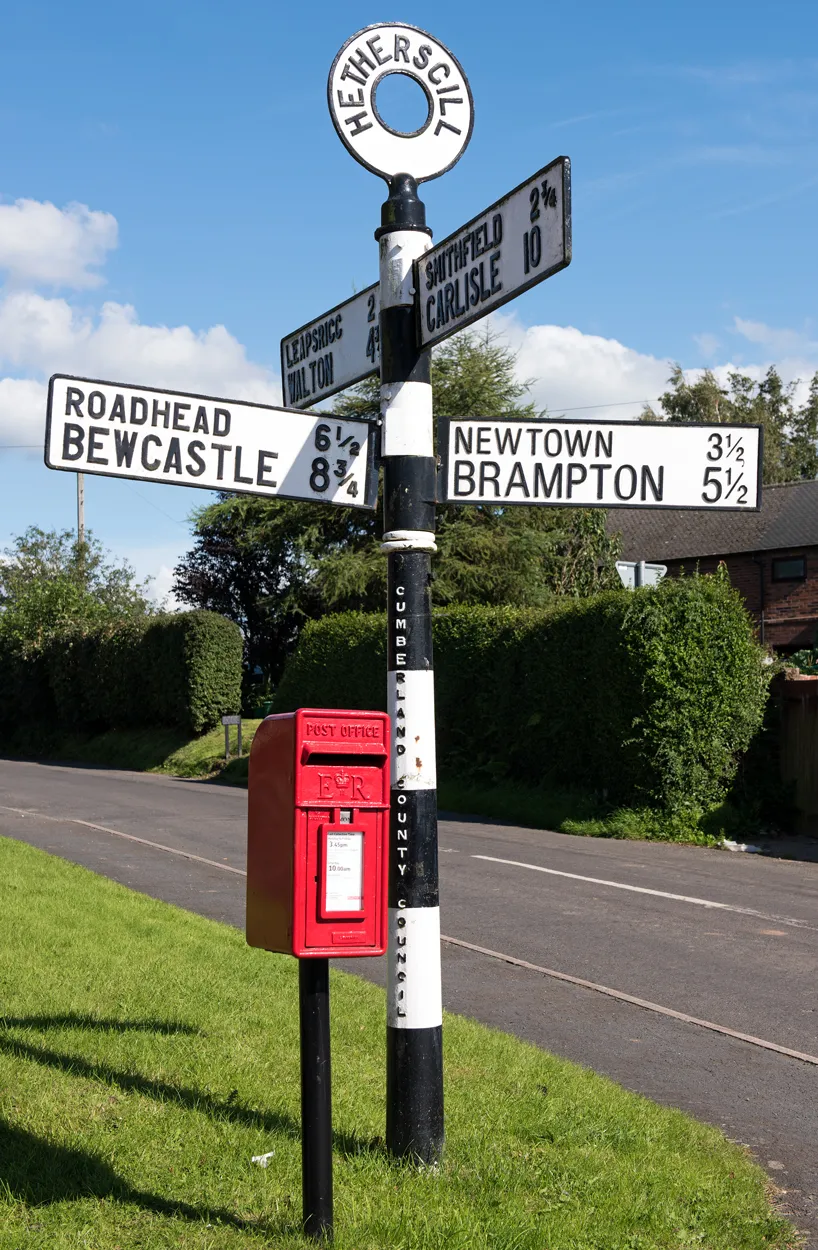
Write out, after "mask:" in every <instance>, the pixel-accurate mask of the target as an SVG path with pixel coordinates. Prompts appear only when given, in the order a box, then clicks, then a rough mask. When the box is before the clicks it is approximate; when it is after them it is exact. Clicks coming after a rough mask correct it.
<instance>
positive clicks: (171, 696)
mask: <svg viewBox="0 0 818 1250" xmlns="http://www.w3.org/2000/svg"><path fill="white" fill-rule="evenodd" d="M241 666H242V639H241V633H240V631H239V629H238V627H237V626H236V625H235V624H233V622H232V621H228V620H227V619H226V618H225V617H223V616H219V615H217V614H216V613H215V612H180V613H177V614H168V615H163V616H154V617H146V618H144V619H143V620H141V621H138V622H134V623H132V624H127V625H120V626H115V627H113V626H110V625H109V626H104V627H101V628H97V629H93V630H89V631H80V630H75V631H69V632H66V633H64V634H61V635H59V636H57V637H56V638H54V639H52V640H51V641H50V642H49V643H48V644H47V645H46V647H45V648H44V650H43V651H42V652H39V653H35V654H34V655H32V656H30V657H28V658H26V659H22V658H21V657H19V656H17V655H15V654H8V653H6V652H4V650H3V648H2V646H0V682H2V683H3V687H2V690H1V691H0V718H2V721H3V722H4V723H5V724H9V723H10V721H12V720H14V719H21V720H49V719H53V720H54V721H55V722H56V723H57V724H59V725H60V726H63V727H65V728H69V729H110V728H113V729H123V728H128V727H135V726H143V725H173V726H178V727H179V728H182V729H188V730H190V731H191V732H192V733H201V732H202V730H204V729H209V728H210V727H211V726H213V725H215V724H217V723H218V721H219V719H220V717H221V716H223V715H226V714H230V713H234V712H237V711H238V710H239V706H240V702H241Z"/></svg>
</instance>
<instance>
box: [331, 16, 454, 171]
mask: <svg viewBox="0 0 818 1250" xmlns="http://www.w3.org/2000/svg"><path fill="white" fill-rule="evenodd" d="M391 74H402V75H403V76H404V77H405V78H412V79H414V81H415V82H416V83H418V85H419V86H420V87H421V89H422V91H423V94H424V95H425V96H426V119H425V121H424V122H423V124H422V125H421V126H420V127H419V128H418V129H417V130H415V131H413V132H412V133H406V132H404V131H400V130H393V129H392V127H391V126H390V125H388V123H387V122H386V121H385V120H384V119H383V117H382V116H381V114H380V113H379V111H378V100H377V92H378V87H379V85H380V84H381V83H382V82H383V80H384V78H388V77H389V76H390V75H391ZM327 102H328V103H329V111H330V116H331V117H332V122H333V125H334V126H335V129H336V130H337V131H338V134H339V136H340V138H341V140H342V142H343V143H344V145H345V146H346V147H347V149H348V150H349V151H350V152H351V153H352V155H353V156H354V157H355V159H356V161H359V162H360V163H361V165H363V166H365V168H366V169H368V170H370V171H371V172H372V173H373V174H380V175H381V177H383V178H393V177H394V176H395V175H396V174H411V176H412V177H413V178H414V179H415V180H416V181H417V182H426V181H428V179H429V178H437V177H438V175H439V174H442V173H445V172H446V170H447V169H451V167H452V165H454V163H455V161H458V160H459V159H460V157H461V156H462V155H463V152H464V150H465V148H466V145H467V144H468V142H469V139H470V138H471V131H472V124H473V122H474V105H473V103H472V98H471V91H470V90H469V84H468V80H467V78H466V75H465V74H464V73H463V69H462V67H461V65H460V63H459V61H458V60H457V58H456V57H454V56H452V54H451V52H450V51H449V49H448V48H447V47H446V46H445V45H444V44H442V43H441V42H440V40H439V39H435V37H434V35H430V34H429V33H428V32H427V31H425V30H420V29H419V27H417V26H406V25H404V24H403V23H402V22H379V23H377V24H376V25H374V26H367V27H366V29H365V30H359V31H358V33H357V35H353V36H352V38H351V39H347V41H346V43H345V44H344V46H343V47H342V48H341V51H340V52H339V53H338V55H337V56H336V58H335V60H334V61H333V63H332V69H331V70H330V73H329V81H328V83H327Z"/></svg>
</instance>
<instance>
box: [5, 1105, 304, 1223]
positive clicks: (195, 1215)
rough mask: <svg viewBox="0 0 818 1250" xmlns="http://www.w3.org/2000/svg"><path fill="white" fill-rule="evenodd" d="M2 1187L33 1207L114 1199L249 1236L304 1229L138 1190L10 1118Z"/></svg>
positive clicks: (86, 1155) (95, 1159) (83, 1154)
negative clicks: (225, 1225)
mask: <svg viewBox="0 0 818 1250" xmlns="http://www.w3.org/2000/svg"><path fill="white" fill-rule="evenodd" d="M0 1185H2V1187H3V1188H5V1189H6V1190H7V1191H8V1192H9V1193H10V1194H11V1195H12V1196H13V1197H15V1198H17V1199H18V1200H20V1201H22V1202H25V1203H27V1204H28V1205H29V1206H46V1205H48V1204H49V1203H52V1202H66V1201H70V1200H71V1199H80V1198H113V1199H115V1200H116V1201H117V1202H122V1203H128V1204H131V1205H133V1206H138V1207H141V1208H142V1209H143V1210H145V1211H150V1212H152V1213H153V1214H156V1215H164V1216H168V1217H170V1218H172V1219H184V1220H190V1221H192V1222H194V1223H197V1224H198V1223H207V1224H215V1223H219V1224H227V1225H230V1226H231V1227H233V1228H237V1229H241V1230H242V1231H244V1232H258V1233H260V1234H265V1235H271V1234H272V1235H278V1236H282V1235H286V1234H293V1233H297V1232H299V1231H300V1225H299V1224H297V1223H295V1222H294V1221H287V1222H285V1221H282V1222H280V1223H277V1224H269V1223H268V1222H267V1221H265V1220H263V1219H257V1220H254V1219H242V1218H241V1217H240V1216H237V1215H234V1214H233V1213H232V1212H231V1211H225V1210H223V1209H221V1208H212V1207H196V1206H192V1205H191V1204H190V1203H188V1202H182V1201H174V1200H173V1199H170V1198H161V1197H160V1196H159V1195H158V1194H151V1193H145V1192H144V1191H143V1190H139V1189H134V1188H133V1186H131V1185H129V1184H128V1182H127V1181H125V1180H123V1178H122V1177H121V1176H118V1175H117V1173H116V1172H115V1171H114V1170H113V1168H111V1167H110V1166H109V1164H107V1163H105V1161H104V1160H102V1159H100V1158H99V1156H98V1155H95V1154H92V1153H91V1152H90V1151H85V1150H78V1149H76V1148H75V1147H68V1146H58V1145H55V1144H54V1143H52V1142H48V1141H44V1140H43V1139H42V1138H40V1137H35V1136H34V1134H33V1133H29V1132H28V1131H27V1130H26V1129H22V1128H18V1127H17V1126H16V1125H12V1124H9V1123H8V1122H7V1121H4V1120H0Z"/></svg>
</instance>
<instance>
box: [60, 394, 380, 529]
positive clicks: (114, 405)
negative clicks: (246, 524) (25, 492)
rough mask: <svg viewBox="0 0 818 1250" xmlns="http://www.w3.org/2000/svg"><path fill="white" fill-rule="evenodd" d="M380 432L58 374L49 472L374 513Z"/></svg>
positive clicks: (260, 406)
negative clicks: (331, 505) (115, 478)
mask: <svg viewBox="0 0 818 1250" xmlns="http://www.w3.org/2000/svg"><path fill="white" fill-rule="evenodd" d="M375 437H376V433H375V428H374V427H373V426H372V425H370V424H369V423H368V422H366V421H348V420H346V419H343V420H342V419H340V418H337V417H320V416H313V415H311V414H308V413H304V412H294V411H292V410H290V409H286V408H271V407H269V406H268V405H266V404H248V403H245V402H243V401H241V400H231V399H215V398H213V397H211V396H207V395H189V394H187V393H185V392H183V391H160V390H155V389H154V388H153V387H148V386H122V385H120V384H119V383H117V382H97V381H94V380H92V379H90V378H73V377H64V376H62V375H60V374H55V375H54V377H52V378H51V381H50V382H49V385H48V414H47V419H46V435H45V462H46V464H47V465H48V467H49V469H67V470H70V471H71V472H74V473H78V472H79V473H100V474H102V475H103V476H105V477H128V478H137V479H139V480H141V481H143V482H164V483H170V484H172V485H174V486H197V487H199V489H201V490H220V491H231V492H232V491H235V492H237V493H239V494H243V495H266V496H270V497H281V498H285V499H307V500H312V501H315V502H321V503H334V504H339V505H342V506H344V507H352V508H374V507H375V504H376V498H377V466H376V461H375Z"/></svg>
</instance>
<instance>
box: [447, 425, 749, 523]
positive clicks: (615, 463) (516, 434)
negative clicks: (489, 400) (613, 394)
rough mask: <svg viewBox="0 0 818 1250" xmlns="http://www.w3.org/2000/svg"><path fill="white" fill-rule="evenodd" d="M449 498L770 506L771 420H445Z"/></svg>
mask: <svg viewBox="0 0 818 1250" xmlns="http://www.w3.org/2000/svg"><path fill="white" fill-rule="evenodd" d="M440 444H441V468H440V478H441V483H440V488H439V492H438V495H439V499H440V501H441V502H445V503H475V504H479V503H488V504H496V505H501V506H502V507H504V508H505V507H508V505H509V504H537V503H539V504H550V505H552V506H557V507H560V506H561V507H569V508H696V509H699V510H704V511H709V510H717V511H726V512H731V511H732V512H753V511H757V510H758V508H759V507H760V506H761V504H760V501H761V428H760V426H757V425H729V426H724V425H669V424H667V423H664V422H661V421H659V422H646V421H559V420H556V421H552V420H546V421H543V420H539V421H519V420H517V421H494V420H491V419H488V420H483V419H482V418H481V419H475V420H463V421H441V423H440Z"/></svg>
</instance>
